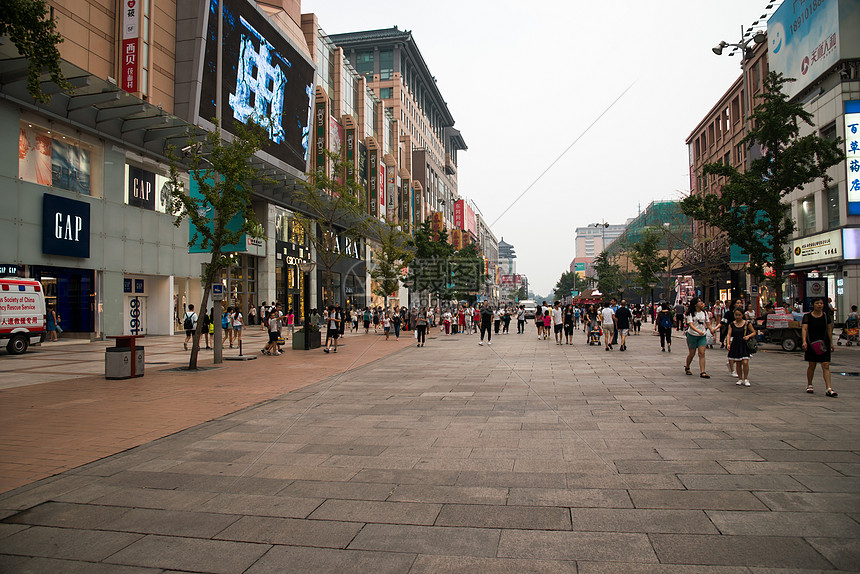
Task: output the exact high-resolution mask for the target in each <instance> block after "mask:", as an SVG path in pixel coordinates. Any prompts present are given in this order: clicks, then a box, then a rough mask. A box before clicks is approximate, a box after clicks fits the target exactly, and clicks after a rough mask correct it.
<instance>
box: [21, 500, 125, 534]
mask: <svg viewBox="0 0 860 574" xmlns="http://www.w3.org/2000/svg"><path fill="white" fill-rule="evenodd" d="M126 512H128V509H127V508H119V507H116V506H96V505H92V504H68V503H64V502H46V503H44V504H40V505H38V506H35V507H33V508H29V509H27V510H23V511H21V512H19V513H18V514H15V515H14V516H10V517H9V518H7V519H6V520H4V522H9V523H13V524H29V525H35V526H57V527H61V528H78V529H81V530H100V529H102V528H103V527H104V525H105V524H107V523H110V522H113V521H114V520H117V519H118V518H120V517H121V516H122V515H124V514H125V513H126Z"/></svg>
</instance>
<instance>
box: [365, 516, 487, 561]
mask: <svg viewBox="0 0 860 574" xmlns="http://www.w3.org/2000/svg"><path fill="white" fill-rule="evenodd" d="M498 546H499V531H498V530H492V529H483V528H440V527H432V526H408V525H390V524H368V525H366V526H365V527H364V528H363V529H362V530H361V532H359V534H358V536H356V537H355V540H353V541H352V543H351V544H350V545H349V547H350V548H351V549H358V550H378V551H384V552H409V553H417V554H441V555H453V556H485V557H494V556H496V551H497V549H498Z"/></svg>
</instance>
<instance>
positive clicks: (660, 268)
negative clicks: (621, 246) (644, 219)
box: [629, 228, 669, 294]
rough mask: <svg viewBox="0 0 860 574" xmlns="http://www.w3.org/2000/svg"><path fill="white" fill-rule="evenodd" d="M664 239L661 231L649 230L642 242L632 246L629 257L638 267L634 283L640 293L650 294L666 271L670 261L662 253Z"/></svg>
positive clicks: (644, 234) (643, 236)
mask: <svg viewBox="0 0 860 574" xmlns="http://www.w3.org/2000/svg"><path fill="white" fill-rule="evenodd" d="M662 239H663V238H662V237H661V236H660V232H659V231H657V230H656V229H650V228H649V229H646V230H645V232H644V233H643V235H642V239H641V240H640V241H637V242H636V243H633V244H631V245H630V251H629V257H630V260H631V261H632V262H633V265H635V266H636V273H635V275H634V277H633V283H634V285H636V287H637V288H638V289H639V292H640V293H643V294H644V293H648V292H649V290H650V289H651V286H652V285H654V284H656V283H658V282H659V280H660V279H659V275H660V274H661V273H663V272H665V270H666V266H667V264H668V262H669V260H668V257H667V256H666V255H662V254H661V253H660V243H661V240H662Z"/></svg>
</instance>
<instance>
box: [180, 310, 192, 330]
mask: <svg viewBox="0 0 860 574" xmlns="http://www.w3.org/2000/svg"><path fill="white" fill-rule="evenodd" d="M182 328H183V329H185V330H186V331H193V330H194V318H193V316H192V315H189V314H188V313H186V314H185V321H183V322H182Z"/></svg>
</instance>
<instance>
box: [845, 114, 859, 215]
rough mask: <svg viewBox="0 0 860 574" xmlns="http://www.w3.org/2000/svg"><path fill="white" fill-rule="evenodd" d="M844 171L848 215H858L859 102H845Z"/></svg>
mask: <svg viewBox="0 0 860 574" xmlns="http://www.w3.org/2000/svg"><path fill="white" fill-rule="evenodd" d="M845 169H846V172H847V176H848V177H847V178H846V179H845V181H846V185H847V187H848V215H860V101H851V102H845Z"/></svg>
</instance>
